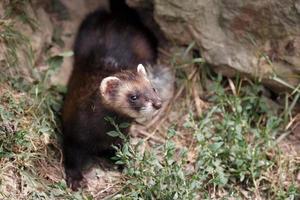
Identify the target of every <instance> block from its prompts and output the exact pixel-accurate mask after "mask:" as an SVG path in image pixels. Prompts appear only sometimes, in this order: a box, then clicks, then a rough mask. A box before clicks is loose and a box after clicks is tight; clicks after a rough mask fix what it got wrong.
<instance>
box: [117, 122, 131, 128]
mask: <svg viewBox="0 0 300 200" xmlns="http://www.w3.org/2000/svg"><path fill="white" fill-rule="evenodd" d="M129 126H130V124H129V123H127V122H123V123H122V124H120V125H119V127H120V128H128V127H129Z"/></svg>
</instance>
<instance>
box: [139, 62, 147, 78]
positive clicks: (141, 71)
mask: <svg viewBox="0 0 300 200" xmlns="http://www.w3.org/2000/svg"><path fill="white" fill-rule="evenodd" d="M137 72H138V73H140V74H142V75H144V76H147V72H146V69H145V67H144V66H143V65H142V64H139V65H138V66H137Z"/></svg>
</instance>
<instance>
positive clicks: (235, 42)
mask: <svg viewBox="0 0 300 200" xmlns="http://www.w3.org/2000/svg"><path fill="white" fill-rule="evenodd" d="M127 2H128V3H129V4H130V5H131V6H135V7H147V6H153V13H154V18H155V20H156V22H157V23H158V24H159V26H160V28H161V30H162V31H163V32H164V34H165V36H166V37H167V38H168V39H169V40H171V41H175V42H176V43H177V44H182V45H189V44H190V43H191V42H192V41H195V42H196V43H197V44H198V46H199V48H200V50H201V55H202V56H203V57H204V59H205V60H206V61H207V62H208V63H210V64H211V65H212V66H214V69H215V70H218V71H221V72H223V73H224V74H225V75H229V76H230V75H233V74H234V73H233V72H236V71H239V72H241V73H243V74H248V75H251V76H252V77H259V78H262V80H263V81H265V83H268V84H269V85H271V86H273V88H275V89H282V88H283V87H282V84H280V83H279V82H281V80H283V82H286V83H288V84H290V85H293V86H296V85H298V84H299V82H300V0H269V1H261V0H252V1H246V0H197V1H195V0H186V1H181V0H154V1H151V0H127ZM151 3H152V5H151ZM232 69H233V70H232ZM274 77H275V78H274ZM274 79H275V80H274Z"/></svg>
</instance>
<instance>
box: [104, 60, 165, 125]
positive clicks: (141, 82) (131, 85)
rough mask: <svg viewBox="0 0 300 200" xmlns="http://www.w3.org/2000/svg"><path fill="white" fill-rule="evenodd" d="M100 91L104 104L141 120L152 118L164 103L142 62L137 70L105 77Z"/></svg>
mask: <svg viewBox="0 0 300 200" xmlns="http://www.w3.org/2000/svg"><path fill="white" fill-rule="evenodd" d="M100 92H101V96H102V100H103V103H104V105H106V106H107V107H109V108H110V109H112V110H114V111H116V112H117V113H122V114H124V115H126V116H128V117H132V118H134V119H135V120H136V121H139V122H142V121H145V120H147V119H150V118H151V117H152V116H153V115H155V114H156V113H157V111H158V110H159V109H160V108H161V105H162V101H161V99H160V97H159V96H158V94H157V92H156V89H155V88H154V87H153V85H152V84H151V82H150V81H149V79H148V77H147V73H146V70H145V68H144V66H143V65H141V64H140V65H138V67H137V71H136V72H132V71H122V72H120V73H118V74H116V75H115V76H109V77H106V78H104V79H103V80H102V82H101V84H100Z"/></svg>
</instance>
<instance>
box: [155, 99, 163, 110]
mask: <svg viewBox="0 0 300 200" xmlns="http://www.w3.org/2000/svg"><path fill="white" fill-rule="evenodd" d="M153 107H154V108H155V109H156V110H159V109H160V108H161V101H156V102H153Z"/></svg>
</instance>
